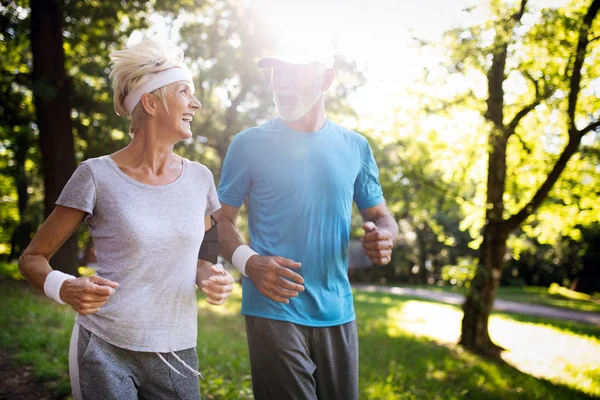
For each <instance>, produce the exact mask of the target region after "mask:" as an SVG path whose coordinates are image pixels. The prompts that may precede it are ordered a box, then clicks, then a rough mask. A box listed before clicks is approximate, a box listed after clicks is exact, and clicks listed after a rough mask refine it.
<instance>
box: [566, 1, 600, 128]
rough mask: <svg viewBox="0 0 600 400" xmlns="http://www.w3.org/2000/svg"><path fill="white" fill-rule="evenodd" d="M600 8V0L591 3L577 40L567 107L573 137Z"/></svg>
mask: <svg viewBox="0 0 600 400" xmlns="http://www.w3.org/2000/svg"><path fill="white" fill-rule="evenodd" d="M598 9H600V0H594V1H593V2H592V4H591V5H590V8H589V9H588V11H587V13H586V15H585V17H584V18H583V24H582V25H581V29H580V30H579V41H578V42H577V50H576V51H575V63H574V64H573V72H572V74H571V82H570V84H569V106H568V108H567V117H568V118H569V136H571V137H573V136H575V135H576V134H577V128H576V127H575V110H576V108H577V98H578V97H579V91H580V85H581V68H582V67H583V62H584V60H585V54H586V50H587V45H588V43H589V41H588V34H589V30H590V28H591V26H592V22H593V21H594V18H595V17H596V14H597V13H598Z"/></svg>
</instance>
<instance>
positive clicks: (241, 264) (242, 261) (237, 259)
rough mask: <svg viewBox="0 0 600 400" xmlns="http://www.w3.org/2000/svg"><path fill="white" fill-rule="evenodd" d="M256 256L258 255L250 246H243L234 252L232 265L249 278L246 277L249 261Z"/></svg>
mask: <svg viewBox="0 0 600 400" xmlns="http://www.w3.org/2000/svg"><path fill="white" fill-rule="evenodd" d="M255 254H258V253H257V252H255V251H254V250H252V249H251V248H250V246H248V245H246V244H243V245H241V246H239V247H238V248H237V249H235V251H234V252H233V256H231V263H232V264H233V266H234V267H236V268H237V270H238V271H240V272H241V273H242V275H244V276H248V275H246V263H247V262H248V259H249V258H250V257H252V256H253V255H255Z"/></svg>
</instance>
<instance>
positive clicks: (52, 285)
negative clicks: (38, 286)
mask: <svg viewBox="0 0 600 400" xmlns="http://www.w3.org/2000/svg"><path fill="white" fill-rule="evenodd" d="M69 279H75V277H74V276H73V275H69V274H65V273H64V272H60V271H57V270H54V271H52V272H50V273H49V274H48V275H47V276H46V281H45V282H44V293H45V294H46V296H48V297H50V298H51V299H52V300H54V301H56V302H57V303H59V304H67V303H65V302H64V301H62V299H61V298H60V288H61V287H62V284H63V283H64V282H65V281H66V280H69Z"/></svg>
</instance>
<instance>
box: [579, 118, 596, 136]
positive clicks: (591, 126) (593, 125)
mask: <svg viewBox="0 0 600 400" xmlns="http://www.w3.org/2000/svg"><path fill="white" fill-rule="evenodd" d="M599 127H600V120H598V121H596V122H592V123H591V124H589V125H588V126H586V127H585V128H583V129H582V130H580V131H579V137H580V138H582V137H584V136H585V134H586V133H588V132H590V131H595V130H596V129H598V128H599Z"/></svg>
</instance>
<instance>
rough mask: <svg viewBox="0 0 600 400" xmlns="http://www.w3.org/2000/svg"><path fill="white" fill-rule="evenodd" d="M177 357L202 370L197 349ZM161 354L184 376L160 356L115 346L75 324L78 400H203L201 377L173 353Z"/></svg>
mask: <svg viewBox="0 0 600 400" xmlns="http://www.w3.org/2000/svg"><path fill="white" fill-rule="evenodd" d="M175 354H176V355H177V356H178V357H179V358H180V359H181V360H183V361H184V362H185V363H187V364H188V365H189V366H190V367H191V368H194V369H196V370H197V369H198V355H197V354H196V349H195V348H191V349H187V350H182V351H177V352H175ZM161 355H162V356H163V357H164V358H165V360H166V361H167V362H169V364H171V365H172V366H173V367H175V369H177V370H178V371H180V372H181V373H182V375H179V374H177V373H176V372H174V371H172V370H171V369H170V368H169V367H168V366H167V365H166V364H165V362H163V361H162V360H161V359H160V357H159V356H158V354H156V353H151V352H141V351H131V350H126V349H122V348H120V347H116V346H113V345H112V344H110V343H107V342H106V341H104V340H102V339H100V338H99V337H98V336H96V335H94V334H93V333H91V332H90V331H88V330H87V329H85V328H84V327H82V326H81V325H79V324H78V323H75V326H74V327H73V334H72V336H71V347H70V350H69V375H70V378H71V387H72V389H73V398H74V400H80V399H85V400H94V399H98V400H111V399H119V400H130V399H131V400H133V399H165V400H166V399H185V400H199V399H200V386H199V385H198V377H197V376H195V375H193V374H192V373H191V372H189V371H187V370H186V369H185V368H183V366H182V365H181V363H180V362H179V361H177V360H176V359H175V357H174V356H173V355H172V354H170V353H161Z"/></svg>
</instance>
